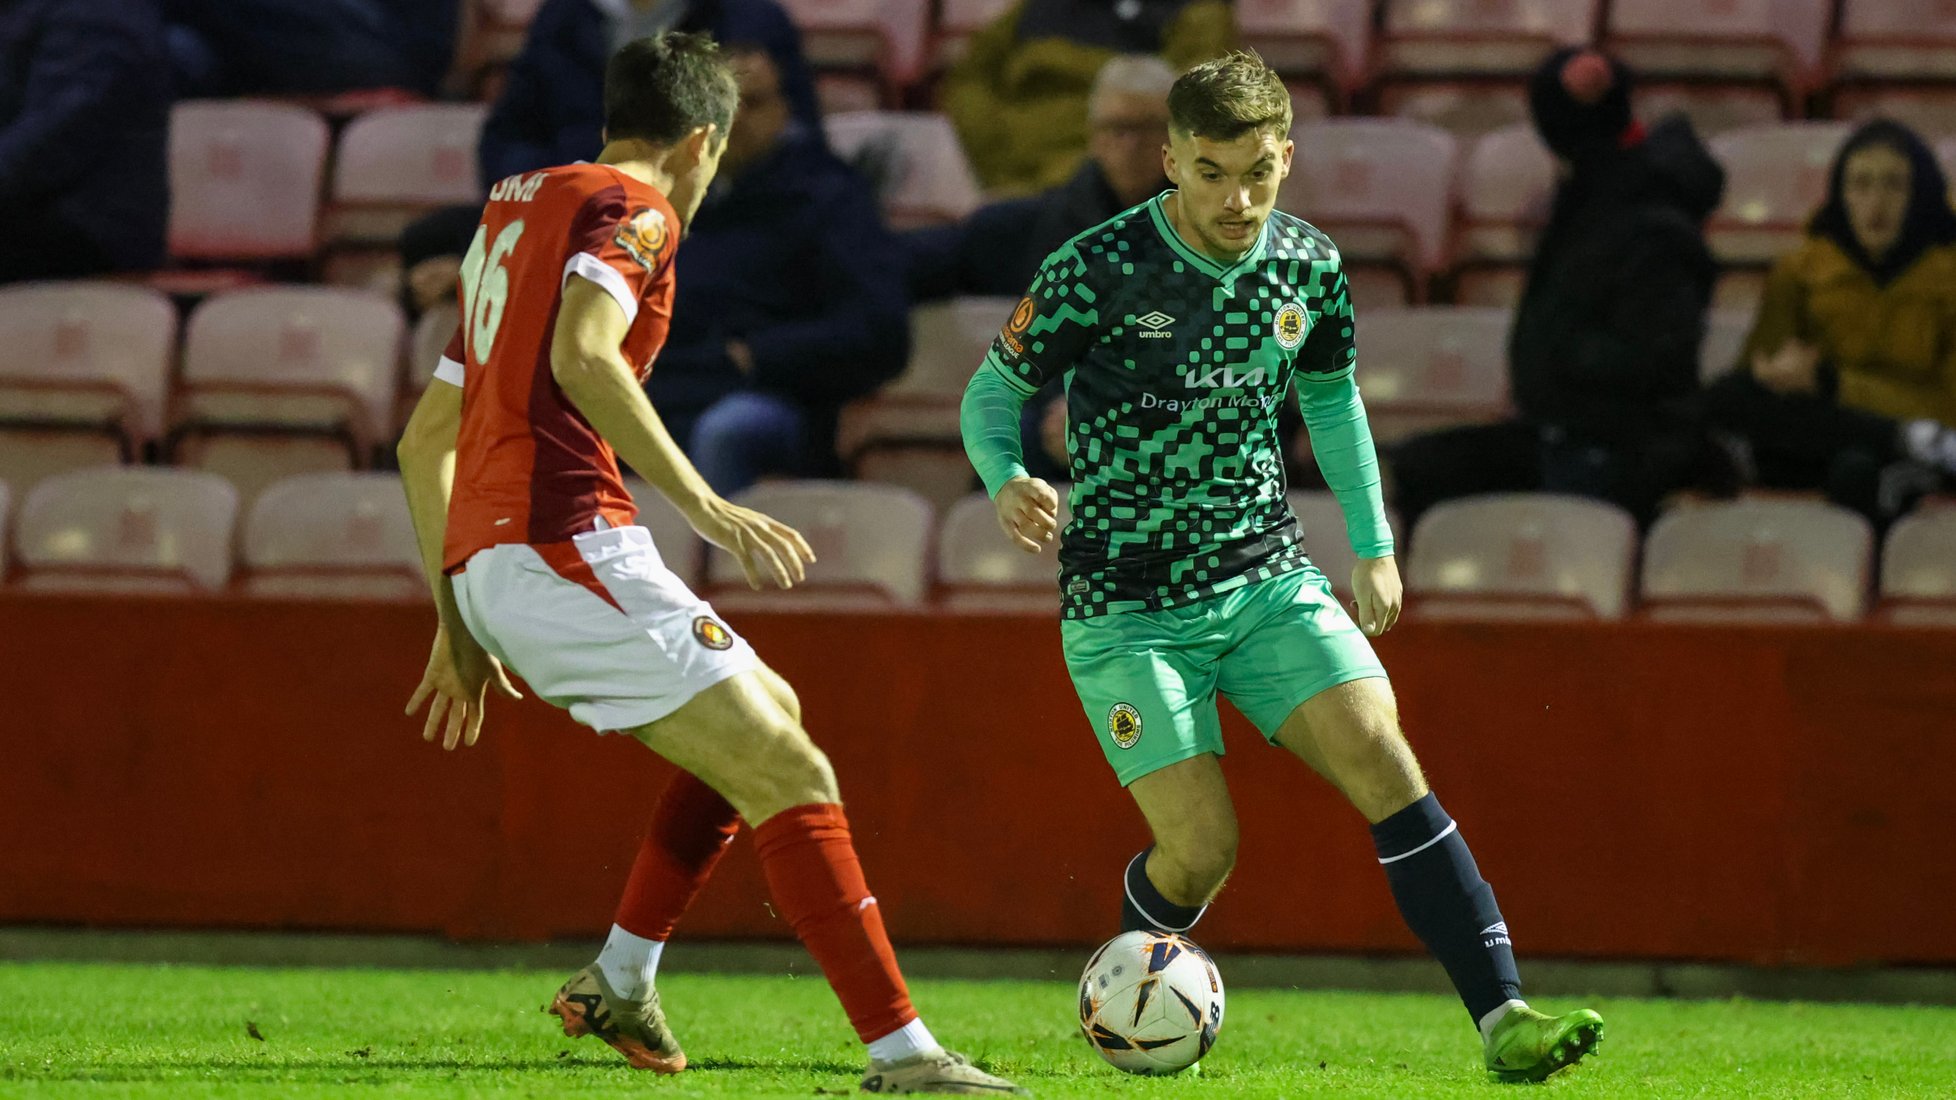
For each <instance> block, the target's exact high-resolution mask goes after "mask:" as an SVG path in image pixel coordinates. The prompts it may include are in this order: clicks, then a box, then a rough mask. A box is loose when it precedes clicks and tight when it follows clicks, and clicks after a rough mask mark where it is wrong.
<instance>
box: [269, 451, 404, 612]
mask: <svg viewBox="0 0 1956 1100" xmlns="http://www.w3.org/2000/svg"><path fill="white" fill-rule="evenodd" d="M240 544H241V547H242V551H243V557H244V568H245V576H244V589H245V591H247V592H249V593H251V594H253V595H257V596H285V597H298V598H303V599H397V600H398V599H414V600H425V599H427V598H428V580H427V575H426V573H425V572H424V571H423V568H422V564H421V550H420V547H419V545H418V544H417V543H416V542H415V537H414V520H413V518H412V517H411V516H410V515H409V514H408V506H407V497H406V496H405V495H404V494H403V493H402V492H401V479H400V477H399V475H397V474H383V473H364V474H350V473H341V474H303V475H300V476H298V477H290V478H285V479H283V480H281V481H279V482H277V483H275V484H273V485H272V486H271V487H269V488H267V489H266V490H265V491H264V492H262V493H260V494H259V496H258V500H257V502H256V503H254V504H253V505H252V506H251V510H250V512H249V513H248V514H247V515H246V517H245V522H244V533H243V537H242V538H241V539H240Z"/></svg>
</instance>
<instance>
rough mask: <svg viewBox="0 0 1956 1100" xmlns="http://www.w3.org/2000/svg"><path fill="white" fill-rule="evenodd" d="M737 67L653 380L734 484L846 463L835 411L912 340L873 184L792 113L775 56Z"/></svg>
mask: <svg viewBox="0 0 1956 1100" xmlns="http://www.w3.org/2000/svg"><path fill="white" fill-rule="evenodd" d="M734 71H735V73H736V75H737V76H738V77H739V80H740V112H739V114H737V115H736V116H735V117H734V125H733V132H732V133H731V134H729V135H728V140H727V151H726V155H725V156H724V157H723V158H722V159H721V166H720V182H718V183H716V184H715V186H714V189H713V190H712V191H711V192H709V193H708V195H707V198H706V201H705V203H704V204H703V205H701V207H700V210H699V214H698V215H697V216H696V217H695V218H694V219H693V223H692V224H691V225H690V226H689V227H688V229H687V236H686V241H685V244H684V245H682V246H681V247H680V249H679V252H678V259H677V260H675V261H674V262H675V263H677V264H678V265H679V267H678V284H679V292H678V296H677V298H676V299H675V300H674V302H673V309H672V329H671V335H670V336H669V337H668V339H667V340H666V347H665V350H664V351H663V352H661V353H660V355H659V360H658V362H657V363H656V364H655V365H654V366H653V368H652V375H651V378H650V380H649V381H648V382H647V383H646V392H647V393H648V395H649V396H650V397H651V398H652V403H653V405H654V407H656V408H657V409H658V411H659V415H660V416H661V418H663V419H664V421H665V423H666V426H667V427H668V428H669V429H670V430H671V432H672V434H673V437H674V438H675V439H678V440H679V441H680V442H681V444H682V445H684V446H685V447H686V450H687V453H688V455H689V456H691V458H692V460H693V462H694V464H695V465H697V466H698V467H699V470H700V473H701V474H702V475H704V476H705V478H706V480H707V482H708V483H709V484H711V485H712V486H713V488H714V489H715V491H717V492H720V493H722V494H725V493H732V492H735V491H737V490H739V489H741V488H744V487H746V486H747V485H750V484H752V483H753V482H754V481H755V480H756V479H758V478H760V477H762V476H764V475H768V474H789V475H798V476H822V475H830V474H833V473H835V472H836V459H835V421H836V414H837V413H838V412H839V411H840V410H841V407H842V405H843V404H844V403H845V402H847V401H849V400H851V399H853V398H856V397H860V396H862V395H864V394H866V393H869V392H870V391H871V390H874V389H875V388H876V387H877V386H878V385H880V384H882V383H883V382H885V381H888V380H889V379H891V378H894V377H896V375H897V374H898V373H899V372H901V371H902V369H903V364H904V360H905V358H906V357H907V356H908V354H909V350H910V348H909V344H910V329H909V318H908V305H907V302H906V300H905V297H904V293H903V258H902V255H901V253H900V252H899V251H898V249H897V245H896V241H895V240H894V238H892V237H891V236H890V234H889V232H888V231H887V230H886V229H884V227H883V225H882V222H881V220H880V214H879V213H878V211H877V208H876V201H875V198H874V196H873V195H872V194H871V192H870V188H869V185H868V184H867V183H866V182H865V181H864V180H863V179H862V178H861V177H859V176H857V175H856V174H855V173H854V172H853V171H851V170H850V169H849V167H848V166H847V165H845V164H843V163H842V162H841V161H840V160H837V159H836V157H835V155H834V154H832V153H830V152H829V150H828V147H827V145H826V144H824V143H823V141H822V140H821V138H820V137H819V136H817V135H816V134H814V133H812V132H811V131H810V130H809V128H808V127H807V126H806V125H805V124H803V123H802V122H801V121H800V120H799V119H797V118H796V116H795V114H794V111H793V108H792V106H791V104H790V103H789V102H788V99H787V97H786V95H785V94H784V93H783V91H782V87H781V77H780V72H779V70H778V69H777V68H776V67H775V65H774V60H773V57H772V55H771V54H770V53H768V52H766V51H763V50H761V49H757V48H750V49H739V50H737V51H736V53H735V57H734Z"/></svg>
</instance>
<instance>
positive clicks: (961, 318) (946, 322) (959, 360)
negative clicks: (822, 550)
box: [836, 297, 1017, 461]
mask: <svg viewBox="0 0 1956 1100" xmlns="http://www.w3.org/2000/svg"><path fill="white" fill-rule="evenodd" d="M1016 304H1017V302H1016V301H1015V300H1014V299H1011V298H986V297H969V298H954V299H951V300H950V301H945V302H930V303H926V304H924V305H920V306H916V307H915V308H913V309H912V310H911V311H910V362H909V363H908V364H906V365H905V366H904V370H903V373H902V374H900V375H898V376H897V377H896V378H894V379H892V380H891V381H890V383H889V384H888V385H886V386H884V387H883V388H882V389H880V390H878V391H877V392H876V393H875V394H873V395H871V396H869V397H866V398H862V399H861V400H858V401H855V402H852V403H851V404H850V405H849V406H848V407H847V408H845V409H844V410H843V411H842V417H841V420H840V423H839V424H838V425H837V430H836V450H837V451H838V452H839V453H840V454H841V455H842V457H843V459H844V460H845V461H853V460H854V459H856V458H858V457H860V456H862V455H863V454H864V453H865V452H866V451H870V450H874V449H876V448H879V447H888V446H902V445H908V444H917V443H927V444H933V445H950V446H954V447H955V446H959V445H960V444H959V436H958V402H959V401H961V400H962V399H963V397H964V387H965V383H967V382H969V381H971V375H972V373H973V372H974V371H976V370H977V369H978V366H979V364H981V363H983V362H984V361H985V353H986V351H988V350H989V349H990V348H991V345H992V338H993V337H995V336H997V335H998V333H999V329H1000V328H1002V327H1003V326H1004V324H1005V322H1006V320H1007V319H1008V318H1010V317H1011V316H1012V307H1013V306H1014V305H1016Z"/></svg>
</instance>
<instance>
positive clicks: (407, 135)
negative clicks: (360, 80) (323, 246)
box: [326, 103, 489, 247]
mask: <svg viewBox="0 0 1956 1100" xmlns="http://www.w3.org/2000/svg"><path fill="white" fill-rule="evenodd" d="M488 112H489V108H488V105H487V104H482V103H430V104H422V105H418V106H413V107H391V108H387V109H384V110H379V111H369V112H368V113H366V114H364V115H361V116H360V117H359V118H356V119H354V120H353V122H352V123H351V124H350V125H348V126H347V128H346V131H345V132H344V133H342V134H341V135H340V142H339V152H338V155H337V157H335V159H334V165H333V208H332V212H331V215H330V217H329V225H330V228H329V229H328V230H327V233H326V236H327V239H328V240H329V241H338V242H358V243H363V244H385V245H388V246H389V247H392V246H393V244H394V242H395V241H396V240H398V239H399V238H400V235H401V230H402V229H403V228H405V227H406V225H407V224H408V222H410V221H412V220H413V219H414V218H415V217H416V216H417V215H420V214H422V213H425V212H426V211H428V210H431V209H434V208H436V207H441V206H450V205H466V204H470V203H480V202H481V201H482V196H483V189H484V186H485V185H484V182H483V181H482V180H480V179H479V178H477V177H478V172H477V165H476V138H477V135H478V134H480V132H481V130H482V120H483V118H484V117H486V116H487V114H488Z"/></svg>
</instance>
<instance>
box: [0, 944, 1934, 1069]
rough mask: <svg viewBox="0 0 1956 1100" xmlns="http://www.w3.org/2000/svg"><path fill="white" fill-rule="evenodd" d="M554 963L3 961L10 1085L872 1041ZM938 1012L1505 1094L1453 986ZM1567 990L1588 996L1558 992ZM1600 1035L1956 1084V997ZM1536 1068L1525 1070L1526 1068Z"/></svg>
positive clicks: (777, 1013)
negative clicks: (1946, 1001) (1088, 1028)
mask: <svg viewBox="0 0 1956 1100" xmlns="http://www.w3.org/2000/svg"><path fill="white" fill-rule="evenodd" d="M563 977H564V975H562V974H558V973H545V972H539V971H411V970H326V969H320V970H299V969H249V968H222V967H145V966H125V965H92V964H22V965H0V1097H48V1096H101V1097H107V1096H141V1097H171V1098H177V1097H185V1098H201V1097H281V1098H283V1097H340V1096H352V1097H359V1096H369V1095H371V1096H428V1097H463V1096H497V1097H504V1096H507V1097H559V1096H564V1097H569V1096H575V1097H579V1098H585V1097H589V1098H593V1100H597V1098H611V1097H647V1096H660V1097H695V1096H697V1097H723V1096H780V1097H811V1096H822V1095H838V1094H842V1093H847V1092H851V1091H853V1090H854V1088H855V1086H856V1082H857V1080H858V1078H859V1076H860V1073H861V1068H862V1060H861V1054H860V1049H859V1048H858V1046H857V1045H856V1043H855V1042H854V1040H853V1037H852V1036H851V1035H850V1034H849V1031H848V1027H847V1023H846V1022H845V1021H844V1019H843V1017H842V1013H841V1010H840V1009H839V1008H837V1007H836V1005H835V1002H834V1000H833V999H832V998H831V997H830V995H829V992H828V989H827V987H826V986H824V985H823V984H822V983H821V981H820V980H818V979H813V978H808V977H799V978H790V977H786V976H783V977H778V978H770V977H749V976H738V977H737V976H716V975H700V974H668V975H666V976H664V977H663V978H662V979H661V983H660V988H661V990H662V992H663V993H664V995H665V998H666V1004H667V1009H668V1012H669V1013H670V1014H671V1016H672V1019H673V1022H674V1026H675V1027H676V1028H677V1029H678V1030H679V1034H680V1038H681V1040H682V1041H683V1042H684V1043H685V1045H686V1049H687V1054H688V1056H689V1057H690V1058H691V1059H692V1063H693V1068H692V1069H689V1070H688V1071H687V1072H685V1073H684V1074H682V1075H680V1076H678V1077H676V1078H659V1077H655V1076H653V1075H651V1074H644V1073H637V1072H633V1071H630V1070H627V1069H626V1068H625V1067H624V1065H623V1063H622V1062H621V1061H620V1060H618V1059H617V1058H616V1057H615V1056H614V1055H612V1053H611V1051H610V1050H609V1049H608V1048H606V1047H604V1046H603V1045H601V1044H599V1043H598V1042H597V1041H595V1040H591V1039H583V1040H577V1041H575V1042H573V1041H571V1040H568V1039H565V1038H564V1037H563V1036H562V1035H561V1034H559V1033H558V1032H557V1031H556V1030H555V1029H554V1027H553V1026H552V1025H554V1023H555V1020H554V1019H552V1018H550V1017H547V1016H544V1015H543V1014H541V1013H540V1012H539V1006H541V1005H542V1004H543V1002H544V1001H545V1000H546V999H547V998H548V996H549V994H550V993H551V992H552V991H553V990H554V989H555V987H556V984H557V983H558V982H559V981H561V980H562V978H563ZM914 992H915V995H916V1000H917V1003H918V1006H919V1008H920V1009H921V1010H922V1011H923V1012H924V1015H925V1018H926V1020H927V1021H928V1022H929V1023H930V1025H931V1027H932V1028H933V1030H935V1031H936V1032H937V1034H938V1036H939V1037H940V1038H941V1039H943V1040H945V1041H946V1042H947V1043H948V1044H949V1045H950V1046H952V1047H953V1049H960V1050H963V1051H965V1052H966V1053H968V1054H970V1055H972V1056H973V1057H975V1058H977V1059H978V1060H980V1061H981V1062H983V1063H985V1064H986V1065H987V1066H989V1067H990V1068H991V1069H993V1070H996V1071H998V1072H1001V1073H1006V1074H1009V1075H1011V1076H1013V1077H1016V1078H1017V1079H1018V1080H1019V1081H1020V1082H1021V1083H1022V1084H1024V1085H1027V1086H1028V1087H1030V1088H1031V1089H1032V1090H1033V1092H1034V1094H1035V1095H1037V1096H1042V1097H1085V1096H1094V1097H1105V1096H1132V1097H1159V1096H1175V1097H1198V1098H1200V1097H1239V1096H1241V1097H1304V1096H1318V1095H1336V1096H1353V1097H1359V1096H1363V1097H1381V1098H1384V1097H1391V1098H1416V1097H1457V1096H1476V1097H1484V1098H1487V1097H1495V1096H1498V1095H1501V1094H1502V1093H1503V1091H1504V1090H1505V1089H1510V1088H1515V1087H1517V1086H1501V1085H1494V1084H1490V1083H1487V1082H1486V1081H1484V1080H1483V1079H1482V1076H1481V1073H1480V1066H1479V1053H1480V1051H1479V1044H1478V1043H1477V1042H1476V1041H1475V1037H1474V1035H1473V1032H1472V1030H1471V1028H1470V1026H1469V1024H1468V1022H1467V1020H1466V1016H1465V1014H1464V1013H1463V1012H1462V1011H1461V1009H1460V1006H1459V1005H1458V1004H1457V1003H1455V1002H1454V1001H1452V1000H1451V999H1448V998H1441V997H1432V996H1417V995H1397V994H1390V995H1388V994H1359V993H1333V992H1300V991H1281V990H1242V991H1238V992H1233V993H1231V994H1230V998H1229V1007H1228V1016H1227V1018H1226V1019H1225V1021H1224V1025H1223V1033H1222V1038H1221V1041H1220V1042H1219V1043H1218V1044H1217V1047H1216V1050H1215V1051H1214V1052H1213V1053H1212V1054H1211V1055H1210V1056H1209V1058H1208V1060H1207V1061H1205V1062H1204V1064H1203V1067H1202V1068H1203V1074H1202V1075H1201V1076H1200V1077H1196V1078H1191V1077H1180V1078H1166V1079H1144V1078H1133V1077H1127V1076H1124V1075H1122V1074H1119V1073H1117V1072H1116V1071H1114V1070H1112V1069H1110V1068H1108V1067H1107V1066H1105V1065H1103V1064H1102V1063H1101V1062H1100V1060H1099V1058H1098V1057H1096V1056H1095V1055H1094V1054H1093V1053H1092V1052H1090V1051H1089V1050H1088V1048H1087V1046H1086V1044H1085V1043H1084V1041H1083V1040H1082V1039H1081V1038H1080V1036H1079V1033H1078V1029H1077V1028H1076V1026H1075V1024H1074V1022H1073V1019H1072V1015H1073V1003H1074V1001H1073V991H1072V988H1071V987H1070V986H1069V985H1067V984H1063V983H1057V982H1004V981H1001V982H960V981H920V982H917V983H916V984H915V990H914ZM1543 1007H1545V1008H1549V1009H1557V1008H1563V1007H1574V1004H1573V1002H1569V1001H1565V1000H1558V1001H1553V1002H1546V1003H1545V1004H1544V1005H1543ZM1593 1007H1595V1008H1597V1009H1599V1010H1600V1011H1601V1012H1602V1013H1603V1014H1604V1016H1605V1017H1606V1019H1607V1021H1608V1024H1609V1033H1608V1039H1607V1040H1606V1041H1605V1043H1604V1045H1603V1048H1602V1051H1601V1054H1600V1055H1599V1056H1598V1057H1597V1058H1595V1059H1594V1060H1592V1062H1590V1063H1589V1064H1586V1065H1583V1066H1580V1067H1577V1068H1576V1069H1575V1070H1572V1071H1570V1072H1568V1073H1565V1074H1564V1075H1563V1076H1561V1077H1559V1078H1557V1079H1555V1080H1554V1081H1552V1082H1550V1083H1549V1084H1548V1085H1546V1086H1539V1088H1542V1089H1546V1090H1552V1094H1553V1095H1555V1096H1560V1097H1578V1096H1596V1097H1685V1096H1690V1097H1708V1096H1732V1097H1780V1096H1828V1097H1841V1096H1869V1097H1912V1096H1921V1097H1932V1096H1933V1097H1947V1096H1951V1095H1953V1094H1956V1052H1952V1044H1951V1040H1952V1038H1953V1037H1956V1010H1952V1009H1947V1008H1887V1007H1864V1006H1841V1005H1815V1004H1772V1003H1760V1002H1744V1001H1720V1002H1702V1001H1701V1002H1691V1001H1650V1000H1624V999H1607V1000H1601V1001H1597V1002H1594V1004H1593ZM1519 1087H1521V1088H1523V1089H1527V1088H1528V1087H1527V1086H1519Z"/></svg>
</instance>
